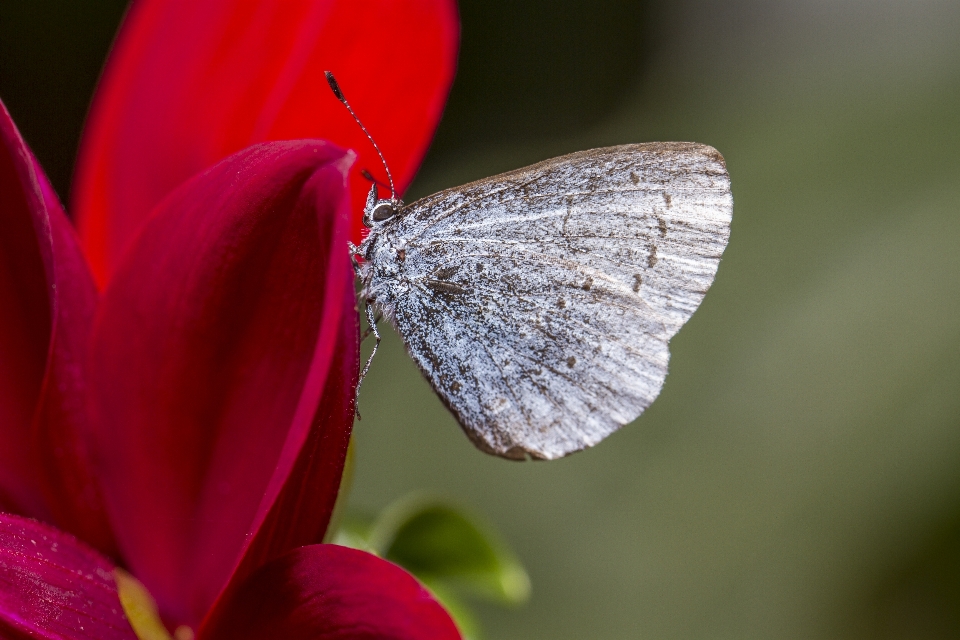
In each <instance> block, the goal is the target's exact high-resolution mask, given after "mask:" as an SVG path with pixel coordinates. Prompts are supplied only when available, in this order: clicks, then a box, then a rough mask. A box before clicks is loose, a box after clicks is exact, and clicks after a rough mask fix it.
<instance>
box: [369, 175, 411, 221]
mask: <svg viewBox="0 0 960 640" xmlns="http://www.w3.org/2000/svg"><path fill="white" fill-rule="evenodd" d="M402 207H403V201H401V200H398V199H396V198H390V199H389V200H382V199H380V198H379V197H378V195H377V185H376V184H373V185H372V186H371V187H370V193H368V194H367V204H366V205H365V206H364V207H363V225H364V226H365V227H367V228H368V229H372V228H373V226H374V225H375V224H376V223H378V222H383V221H384V220H389V219H390V218H392V217H394V216H395V215H397V214H398V213H399V212H400V209H401V208H402Z"/></svg>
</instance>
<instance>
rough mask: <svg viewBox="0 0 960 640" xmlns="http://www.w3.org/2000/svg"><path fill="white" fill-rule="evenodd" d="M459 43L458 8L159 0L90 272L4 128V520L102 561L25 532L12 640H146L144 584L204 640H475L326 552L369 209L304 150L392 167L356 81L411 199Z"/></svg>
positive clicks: (144, 18) (113, 115)
mask: <svg viewBox="0 0 960 640" xmlns="http://www.w3.org/2000/svg"><path fill="white" fill-rule="evenodd" d="M456 43H457V21H456V11H455V7H454V6H453V5H452V2H451V1H450V0H417V1H416V2H409V3H392V2H388V1H386V0H384V1H374V0H371V1H370V2H365V3H354V2H348V1H346V0H344V1H336V0H302V1H296V2H295V1H293V0H291V1H290V2H286V1H285V2H282V3H277V2H272V1H270V0H255V1H254V0H251V1H249V2H230V1H228V0H203V1H199V2H198V1H197V0H193V2H189V3H188V2H175V1H172V0H168V1H162V0H139V1H138V2H136V3H135V4H134V5H133V7H132V9H131V11H130V14H129V15H128V18H127V20H126V22H125V25H124V27H123V30H122V31H121V34H120V36H119V38H118V41H117V45H116V47H115V50H114V52H113V53H112V56H111V60H110V62H109V64H108V65H107V70H106V72H105V75H104V78H103V80H102V82H101V86H100V88H99V90H98V96H97V98H96V99H95V101H94V106H93V109H92V112H91V116H90V123H89V125H88V130H87V132H86V134H85V138H84V142H83V145H82V151H81V154H80V159H79V164H78V172H77V182H76V191H75V194H74V207H75V211H76V215H77V219H78V223H79V226H80V229H81V237H82V239H83V245H84V248H85V249H86V254H87V256H88V257H89V263H88V262H87V260H86V259H85V258H84V255H83V252H81V250H80V248H79V244H78V242H77V240H76V236H75V233H74V230H73V228H72V226H71V225H70V223H69V221H68V220H67V218H66V216H65V214H64V212H63V210H62V208H61V206H60V204H59V202H58V200H57V198H56V196H55V194H54V193H53V191H52V189H51V188H50V186H49V184H48V183H47V180H46V178H45V177H44V175H43V172H42V170H41V169H40V168H39V166H38V165H37V163H36V162H35V160H34V158H33V156H32V154H31V153H30V151H29V149H28V148H27V146H26V144H25V143H24V142H23V140H22V139H21V137H20V135H19V133H18V132H17V130H16V128H15V126H14V125H13V122H12V121H11V120H10V117H9V115H8V114H7V112H6V110H5V109H0V142H2V145H0V147H2V148H0V353H2V354H3V355H2V359H0V510H3V511H6V512H9V513H14V514H20V515H21V516H30V517H34V518H38V519H40V520H43V521H46V522H48V523H50V524H52V525H55V526H57V527H59V528H60V529H63V530H65V531H67V532H70V533H72V534H74V535H75V536H77V537H78V538H80V539H81V540H83V541H84V542H85V543H86V544H88V545H91V546H93V547H95V548H96V549H98V550H99V553H98V552H95V551H93V550H91V549H89V548H88V547H87V546H86V545H85V544H84V543H81V542H78V541H77V540H75V539H74V538H72V537H70V536H67V535H65V534H63V533H59V532H57V531H55V530H53V529H50V528H49V527H48V526H47V525H41V524H38V523H36V522H34V521H31V520H26V519H24V518H22V517H16V516H13V515H4V516H2V517H0V585H5V586H0V636H2V637H7V635H10V636H11V637H21V636H22V637H27V636H29V637H36V636H39V637H45V638H46V637H49V638H53V637H69V638H72V637H98V638H107V637H111V638H112V637H118V638H119V637H131V635H130V634H131V632H130V630H129V627H128V626H124V620H123V617H122V615H121V616H119V617H117V616H118V615H119V614H117V612H118V611H119V605H118V602H117V600H116V597H117V596H116V589H115V587H114V586H113V579H112V577H111V574H110V570H111V568H112V566H113V565H112V562H113V561H120V562H121V563H122V564H123V565H124V566H126V567H127V568H129V569H130V571H132V573H133V574H134V575H136V576H137V578H139V579H140V580H141V581H142V582H143V583H144V584H145V585H146V586H147V587H148V588H149V590H150V591H151V593H152V594H153V596H154V597H155V598H156V599H157V602H158V604H159V606H160V613H161V615H162V616H163V619H164V621H165V622H166V624H167V626H168V627H170V628H176V627H177V626H179V625H186V626H188V627H190V628H193V629H197V630H198V633H199V636H200V637H201V638H203V639H207V640H210V639H212V640H217V639H219V638H228V637H229V638H259V637H277V636H282V637H293V638H296V637H307V636H309V637H330V638H339V637H348V636H349V637H431V638H432V637H447V636H450V637H456V631H455V629H454V627H453V625H452V622H450V619H449V617H448V616H447V615H446V613H445V612H443V610H442V609H441V608H440V607H439V605H437V604H436V603H435V602H434V601H433V600H432V599H431V598H430V597H429V596H428V595H427V594H426V592H424V591H423V589H422V588H421V587H420V586H419V585H417V583H416V582H415V581H414V580H413V579H412V578H411V577H410V576H409V575H407V574H406V573H404V572H403V571H402V570H400V569H399V568H397V567H394V566H393V565H390V564H388V563H386V562H384V561H381V560H379V559H377V558H375V557H373V556H369V555H366V554H362V553H361V552H357V551H352V550H347V549H343V548H341V547H334V546H331V545H318V544H316V543H318V542H320V541H321V539H322V538H323V535H324V533H325V531H326V528H327V525H328V522H329V518H330V513H331V511H332V508H333V505H334V502H335V499H336V494H337V489H338V486H339V481H340V475H341V473H342V468H343V462H344V456H345V452H346V446H347V443H348V441H349V434H350V429H351V426H352V417H353V416H352V393H353V387H354V385H355V383H356V375H357V370H356V365H357V349H358V345H357V316H356V311H355V309H354V299H353V279H352V277H353V276H352V272H351V269H350V265H349V261H348V258H347V254H346V249H345V247H346V242H347V239H348V237H349V236H350V233H351V230H354V229H355V228H356V226H357V223H356V218H357V217H356V215H354V210H355V209H356V207H355V206H351V204H350V203H351V198H350V192H351V191H352V192H354V193H356V194H358V195H359V193H360V192H362V191H363V190H365V188H366V186H367V185H365V184H363V183H362V180H361V179H360V178H358V177H357V176H356V175H355V174H356V172H352V173H351V172H350V167H351V165H352V164H353V160H354V155H353V154H352V153H351V152H347V151H343V150H342V148H340V147H338V146H335V145H334V144H331V143H329V142H323V141H319V140H304V139H302V138H307V137H322V138H326V139H329V140H332V141H333V142H335V143H339V144H340V145H342V146H345V147H355V148H357V149H359V150H360V157H361V163H360V164H361V165H362V166H369V167H370V168H371V169H374V170H375V169H376V167H377V161H376V156H375V154H374V153H373V151H372V149H369V148H368V147H367V146H366V141H365V140H364V139H363V138H362V133H360V131H359V130H358V129H357V128H356V126H355V125H354V124H353V122H352V121H351V120H350V118H349V115H348V114H346V113H343V112H342V111H341V109H342V107H340V105H339V104H338V103H337V102H336V100H334V99H332V98H331V96H329V95H328V93H327V91H328V89H327V88H326V83H325V82H323V78H322V71H323V69H324V68H332V69H334V70H335V71H337V72H338V75H339V76H340V78H341V80H342V81H343V83H344V85H346V89H347V90H348V91H349V93H350V95H351V98H352V100H353V102H354V103H355V104H357V105H358V106H359V105H361V104H363V105H365V106H364V108H363V109H362V110H361V113H362V115H363V117H364V119H365V120H366V121H367V124H368V126H369V127H371V128H373V129H374V130H376V131H377V133H378V141H379V142H380V144H381V146H382V147H383V148H384V151H385V153H386V154H387V156H388V157H389V158H390V161H391V165H392V166H393V167H394V171H395V172H396V174H395V177H396V178H397V179H398V182H399V183H400V186H401V188H403V186H405V185H406V184H407V183H408V182H409V180H410V179H411V178H412V175H413V172H414V170H415V168H416V166H417V164H418V163H419V161H420V159H421V157H422V155H423V152H424V151H425V148H426V144H427V142H428V138H429V136H430V135H431V134H432V131H433V128H434V127H435V125H436V122H437V120H438V118H439V113H440V109H441V108H442V103H443V100H444V99H445V96H446V92H447V90H448V87H449V83H450V81H451V79H452V74H453V64H454V58H455V54H456ZM385 67H387V68H385ZM360 77H363V78H364V79H367V78H374V79H377V80H376V84H375V85H366V86H365V85H364V84H362V83H358V82H356V81H352V82H351V81H350V78H360ZM381 77H382V78H383V80H379V78H381ZM381 131H382V133H383V135H381ZM283 139H293V140H292V141H288V142H263V141H269V140H283ZM255 143H261V144H255ZM250 145H253V146H250ZM241 149H243V150H242V151H241ZM235 152H236V153H235ZM229 154H233V155H229ZM228 156H229V157H228ZM190 176H193V177H192V178H191V177H190ZM353 202H354V203H359V202H362V199H361V198H359V197H354V198H353ZM92 273H93V274H96V280H97V282H99V283H101V285H104V286H103V289H102V291H98V287H97V286H96V285H95V283H94V277H93V275H91V274H92ZM28 541H29V542H28ZM38 554H39V555H38ZM100 554H105V555H106V556H108V557H110V558H113V559H114V560H113V561H111V560H107V559H105V558H104V557H103V556H102V555H100ZM10 585H12V586H10ZM38 594H40V595H39V596H38ZM41 596H42V597H41ZM93 629H97V630H96V631H93ZM31 634H34V635H31Z"/></svg>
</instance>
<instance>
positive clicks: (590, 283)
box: [583, 276, 593, 291]
mask: <svg viewBox="0 0 960 640" xmlns="http://www.w3.org/2000/svg"><path fill="white" fill-rule="evenodd" d="M592 286H593V278H591V277H590V276H587V279H586V280H585V281H584V283H583V290H584V291H590V287H592Z"/></svg>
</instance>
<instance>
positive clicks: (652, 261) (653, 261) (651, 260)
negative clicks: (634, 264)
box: [647, 244, 657, 269]
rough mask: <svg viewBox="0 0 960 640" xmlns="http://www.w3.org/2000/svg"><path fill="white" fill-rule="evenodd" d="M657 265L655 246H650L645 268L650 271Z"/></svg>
mask: <svg viewBox="0 0 960 640" xmlns="http://www.w3.org/2000/svg"><path fill="white" fill-rule="evenodd" d="M655 264H657V245H655V244H652V245H650V255H649V256H647V266H648V267H650V268H651V269H652V268H653V266H654V265H655Z"/></svg>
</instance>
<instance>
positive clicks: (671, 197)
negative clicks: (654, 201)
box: [663, 191, 673, 209]
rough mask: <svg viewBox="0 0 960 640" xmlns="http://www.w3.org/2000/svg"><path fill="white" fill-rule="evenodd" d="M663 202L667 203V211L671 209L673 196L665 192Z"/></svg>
mask: <svg viewBox="0 0 960 640" xmlns="http://www.w3.org/2000/svg"><path fill="white" fill-rule="evenodd" d="M663 201H664V202H666V203H667V209H669V208H670V204H671V203H672V202H673V196H671V195H670V194H669V193H667V192H666V191H664V192H663Z"/></svg>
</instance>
